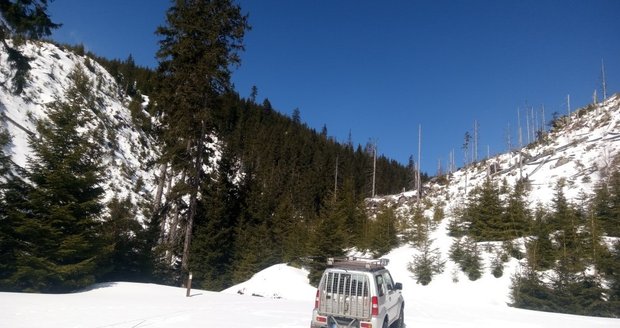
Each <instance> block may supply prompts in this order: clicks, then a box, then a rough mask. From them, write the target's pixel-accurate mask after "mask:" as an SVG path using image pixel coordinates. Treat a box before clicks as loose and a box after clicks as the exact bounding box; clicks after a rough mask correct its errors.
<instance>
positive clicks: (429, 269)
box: [407, 239, 446, 286]
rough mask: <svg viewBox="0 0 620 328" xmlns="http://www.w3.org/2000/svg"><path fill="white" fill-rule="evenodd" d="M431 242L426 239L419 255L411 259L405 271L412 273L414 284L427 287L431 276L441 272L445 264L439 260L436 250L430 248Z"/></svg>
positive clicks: (438, 252)
mask: <svg viewBox="0 0 620 328" xmlns="http://www.w3.org/2000/svg"><path fill="white" fill-rule="evenodd" d="M432 245H433V240H432V239H426V240H425V241H424V242H423V243H422V247H420V253H419V254H417V255H415V256H414V257H413V261H412V262H410V263H409V265H408V266H407V269H408V270H409V271H410V272H411V273H413V276H414V278H415V279H416V283H419V284H421V285H422V286H426V285H428V284H429V283H430V282H431V281H432V280H433V276H434V275H436V274H440V273H442V272H443V270H444V267H445V264H446V262H445V261H444V260H442V259H441V252H440V251H439V249H438V248H436V247H432Z"/></svg>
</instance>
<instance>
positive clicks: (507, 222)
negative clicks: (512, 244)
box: [502, 180, 531, 239]
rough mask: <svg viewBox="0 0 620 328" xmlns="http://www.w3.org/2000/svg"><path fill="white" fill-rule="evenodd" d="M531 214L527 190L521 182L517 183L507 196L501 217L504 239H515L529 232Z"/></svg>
mask: <svg viewBox="0 0 620 328" xmlns="http://www.w3.org/2000/svg"><path fill="white" fill-rule="evenodd" d="M530 224H531V214H530V210H529V208H528V204H527V189H526V185H525V182H524V181H523V180H519V181H517V183H516V184H515V186H514V188H513V190H512V192H511V193H510V194H509V196H508V200H507V204H506V207H505V209H504V212H503V215H502V227H504V229H505V234H506V236H505V238H508V239H515V238H519V237H523V236H525V235H526V234H527V233H528V232H529V231H530V229H529V228H530Z"/></svg>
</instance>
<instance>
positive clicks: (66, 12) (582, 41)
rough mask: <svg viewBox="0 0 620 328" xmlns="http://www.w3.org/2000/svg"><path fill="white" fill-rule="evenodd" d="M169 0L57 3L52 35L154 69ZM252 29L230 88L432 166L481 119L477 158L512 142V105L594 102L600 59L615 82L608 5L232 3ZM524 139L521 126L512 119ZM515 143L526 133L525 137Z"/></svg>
mask: <svg viewBox="0 0 620 328" xmlns="http://www.w3.org/2000/svg"><path fill="white" fill-rule="evenodd" d="M169 4H170V2H169V1H167V0H108V1H83V0H55V1H53V2H51V4H50V6H49V10H50V14H51V16H52V19H53V20H54V21H55V22H59V23H62V24H63V27H62V28H61V29H59V30H57V31H55V33H54V35H53V38H55V39H56V40H59V41H62V42H68V43H83V44H84V45H85V46H86V48H87V49H89V50H91V51H93V52H94V53H97V54H98V55H101V56H105V57H110V58H121V59H124V58H127V56H128V55H129V54H130V53H131V54H132V56H133V57H134V59H135V60H136V62H137V63H138V64H140V65H144V66H152V67H154V66H156V65H157V62H156V60H155V58H154V54H155V52H156V51H157V49H158V44H157V40H158V38H157V36H156V35H154V30H155V28H156V27H157V26H158V25H161V24H163V22H164V17H165V11H166V9H167V8H168V7H169ZM239 4H240V5H241V8H242V10H243V12H244V13H249V21H250V24H251V25H252V30H251V31H249V32H248V33H247V35H246V38H245V44H246V51H245V52H244V53H243V54H242V63H241V66H240V67H239V68H237V69H236V70H235V72H234V75H233V82H234V83H235V85H236V89H237V90H238V91H239V93H240V94H241V95H242V96H248V95H249V93H250V90H251V87H252V86H253V85H256V86H257V88H258V100H259V101H262V100H263V99H264V98H269V100H270V102H271V103H272V105H273V106H274V108H276V109H277V110H279V111H280V112H282V113H285V114H290V113H292V111H293V110H294V109H295V108H299V110H300V113H301V118H302V120H303V121H304V122H306V123H307V124H308V125H309V126H310V127H312V128H315V129H317V130H320V129H321V128H322V127H323V125H326V126H327V130H328V134H329V135H331V136H334V137H335V138H336V139H337V140H340V141H345V140H346V139H347V137H348V135H349V133H351V136H352V137H353V141H354V142H355V143H361V144H365V143H366V142H368V141H369V140H376V142H377V144H378V148H379V152H381V153H383V154H384V155H386V156H387V157H390V158H394V159H396V160H398V161H400V162H402V163H406V162H407V160H408V158H409V156H410V155H415V156H416V157H417V151H418V150H417V148H418V146H417V145H418V141H417V139H418V126H419V125H421V126H422V170H423V171H426V172H428V173H429V174H435V172H436V169H437V163H438V160H441V161H442V162H443V164H442V165H443V166H444V167H445V165H446V161H447V160H448V154H449V152H450V151H451V150H452V149H454V152H455V157H456V160H457V165H459V166H460V165H461V164H462V161H463V158H464V155H463V151H462V149H461V147H462V145H463V142H464V135H465V132H466V131H469V133H471V134H473V125H474V121H478V124H479V146H478V148H479V155H478V157H479V158H483V157H485V156H486V154H487V149H488V150H489V151H490V153H491V155H493V154H497V153H501V152H504V151H506V148H507V144H506V134H507V131H508V129H509V128H508V127H509V126H510V131H512V144H513V145H516V144H517V136H516V135H517V133H516V126H517V110H518V109H519V108H520V109H521V114H522V120H523V122H522V125H523V126H525V111H524V108H529V107H533V108H534V110H535V112H536V113H537V114H536V115H537V116H539V115H540V110H541V108H542V106H544V108H545V117H546V121H548V120H549V119H550V118H551V115H552V113H553V112H559V113H561V114H564V113H566V111H567V95H569V94H570V104H571V107H572V109H573V110H574V109H576V108H578V107H582V106H584V105H586V104H588V103H589V102H591V101H592V94H593V92H594V90H595V89H598V93H599V95H600V94H601V93H602V91H601V88H600V81H601V60H602V59H604V62H605V69H606V77H607V85H608V94H612V93H614V92H618V91H620V42H619V41H618V40H620V39H619V38H618V35H619V32H620V18H619V16H618V13H620V1H617V0H592V1H585V0H583V1H574V0H555V1H551V0H519V1H505V0H488V1H486V0H485V1H483V0H469V1H465V0H454V1H446V0H427V1H416V0H413V1H404V0H403V1H353V0H343V1H333V0H314V1H286V0H279V1H276V0H243V1H239ZM524 134H525V128H524ZM524 140H525V141H526V139H525V137H524Z"/></svg>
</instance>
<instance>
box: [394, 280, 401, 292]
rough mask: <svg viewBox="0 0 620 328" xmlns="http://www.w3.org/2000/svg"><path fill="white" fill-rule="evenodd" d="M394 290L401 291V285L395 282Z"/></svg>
mask: <svg viewBox="0 0 620 328" xmlns="http://www.w3.org/2000/svg"><path fill="white" fill-rule="evenodd" d="M394 289H396V290H403V284H401V283H400V282H397V283H395V284H394Z"/></svg>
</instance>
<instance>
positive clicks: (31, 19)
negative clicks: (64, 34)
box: [0, 0, 60, 39]
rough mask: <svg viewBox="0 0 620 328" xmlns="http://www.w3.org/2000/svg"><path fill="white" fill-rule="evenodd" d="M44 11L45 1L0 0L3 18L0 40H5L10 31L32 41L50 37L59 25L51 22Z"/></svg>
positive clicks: (0, 26) (0, 11)
mask: <svg viewBox="0 0 620 328" xmlns="http://www.w3.org/2000/svg"><path fill="white" fill-rule="evenodd" d="M46 10H47V0H28V1H23V0H17V1H15V0H0V14H2V17H3V18H4V19H3V20H0V39H5V38H6V37H7V36H8V34H9V32H10V31H13V32H14V33H17V34H19V35H25V36H27V37H30V38H34V39H39V38H42V37H45V36H49V35H51V34H52V30H53V29H55V28H58V27H60V24H56V23H54V22H52V20H51V19H50V17H49V15H48V14H47V12H46ZM3 23H6V24H7V25H8V26H5V25H4V24H3Z"/></svg>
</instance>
